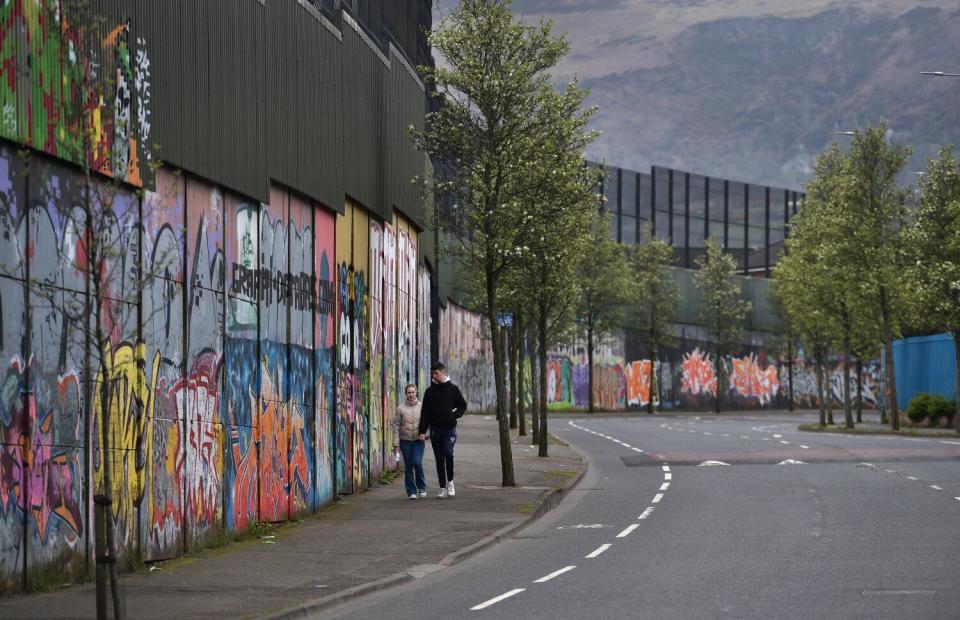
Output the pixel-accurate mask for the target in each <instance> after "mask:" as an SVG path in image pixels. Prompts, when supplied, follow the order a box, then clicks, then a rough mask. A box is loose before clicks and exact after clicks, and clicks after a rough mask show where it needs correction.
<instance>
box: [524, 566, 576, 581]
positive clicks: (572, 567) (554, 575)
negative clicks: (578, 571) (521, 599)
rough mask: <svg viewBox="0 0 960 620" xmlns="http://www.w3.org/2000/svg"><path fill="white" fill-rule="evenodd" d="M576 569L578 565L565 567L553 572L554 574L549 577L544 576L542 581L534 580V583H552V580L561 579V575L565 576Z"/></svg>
mask: <svg viewBox="0 0 960 620" xmlns="http://www.w3.org/2000/svg"><path fill="white" fill-rule="evenodd" d="M575 568H576V565H574V566H564V567H563V568H561V569H560V570H555V571H553V572H552V573H550V574H549V575H544V576H543V577H541V578H540V579H536V580H534V582H533V583H546V582H548V581H550V580H551V579H553V578H554V577H559V576H560V575H562V574H564V573H566V572H569V571H572V570H573V569H575Z"/></svg>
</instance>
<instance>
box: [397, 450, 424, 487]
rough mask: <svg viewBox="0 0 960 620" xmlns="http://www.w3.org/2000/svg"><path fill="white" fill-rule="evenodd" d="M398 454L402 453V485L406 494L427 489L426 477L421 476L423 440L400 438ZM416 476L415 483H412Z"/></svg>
mask: <svg viewBox="0 0 960 620" xmlns="http://www.w3.org/2000/svg"><path fill="white" fill-rule="evenodd" d="M400 454H402V455H403V486H405V487H406V488H407V495H413V494H415V493H416V492H417V491H418V490H419V491H426V490H427V479H426V478H424V476H423V442H422V441H407V440H405V439H401V440H400ZM414 476H416V484H414Z"/></svg>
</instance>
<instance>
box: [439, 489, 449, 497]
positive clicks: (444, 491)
mask: <svg viewBox="0 0 960 620" xmlns="http://www.w3.org/2000/svg"><path fill="white" fill-rule="evenodd" d="M446 496H447V490H446V489H440V492H439V493H437V499H443V498H445V497H446Z"/></svg>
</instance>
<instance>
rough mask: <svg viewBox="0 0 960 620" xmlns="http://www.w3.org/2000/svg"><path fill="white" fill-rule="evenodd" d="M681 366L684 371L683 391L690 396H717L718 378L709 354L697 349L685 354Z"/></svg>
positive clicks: (681, 386) (681, 387) (681, 388)
mask: <svg viewBox="0 0 960 620" xmlns="http://www.w3.org/2000/svg"><path fill="white" fill-rule="evenodd" d="M680 366H681V368H682V369H683V382H682V383H681V385H680V390H681V391H683V392H687V393H689V394H700V393H703V394H710V395H711V396H716V395H717V377H716V374H715V373H714V371H713V363H712V361H711V360H710V355H709V354H707V353H704V352H702V351H701V350H700V348H699V347H697V348H696V349H694V350H693V351H692V352H690V353H685V354H684V356H683V363H682V364H681V365H680Z"/></svg>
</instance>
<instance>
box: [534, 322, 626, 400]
mask: <svg viewBox="0 0 960 620" xmlns="http://www.w3.org/2000/svg"><path fill="white" fill-rule="evenodd" d="M625 367H626V363H625V361H624V356H623V336H622V334H617V335H615V336H614V337H612V338H608V339H605V340H604V341H603V342H602V343H601V344H600V345H599V346H597V347H596V348H595V350H594V352H593V401H594V407H595V408H596V409H599V410H604V411H616V410H620V409H623V408H624V407H625V404H626V399H627V381H626V374H625V372H624V368H625ZM589 396H590V375H589V372H588V370H587V345H586V340H585V339H583V338H578V339H576V340H575V341H574V343H573V344H570V345H568V346H566V347H563V348H557V349H555V350H553V351H550V352H549V353H548V354H547V405H548V406H549V407H550V408H552V409H569V408H576V409H586V408H587V407H588V406H589V400H590V398H589Z"/></svg>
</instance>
